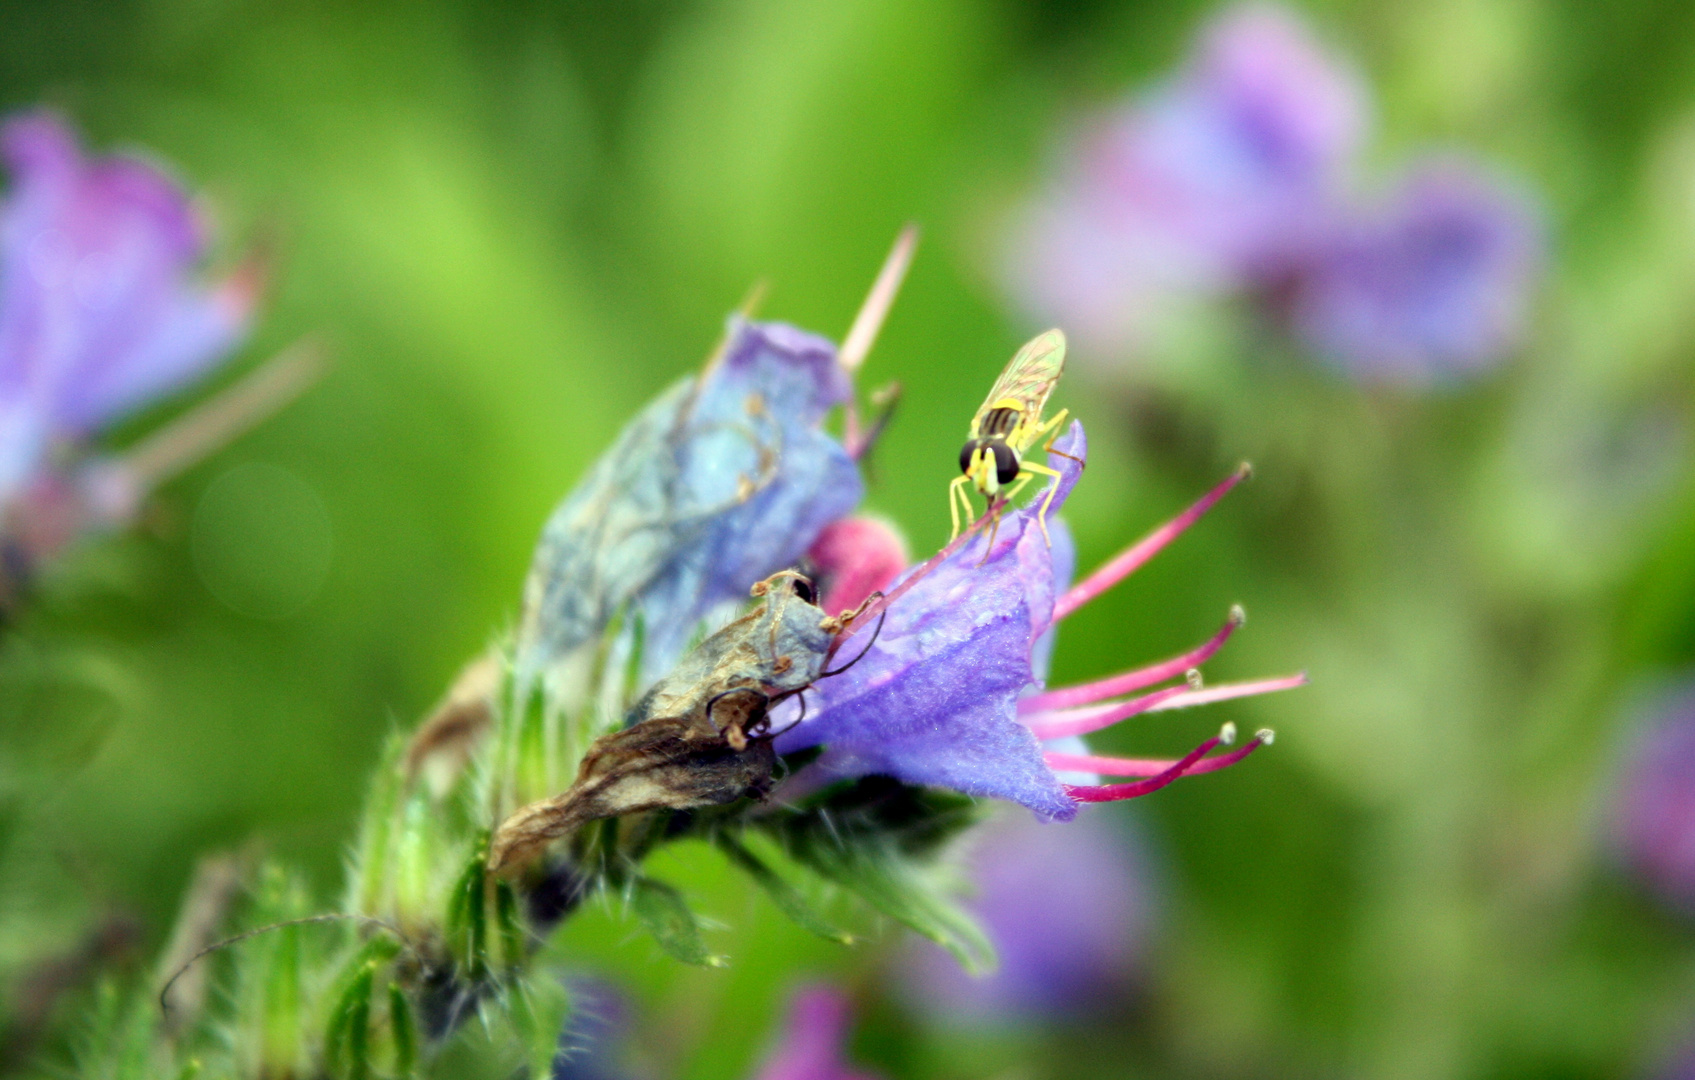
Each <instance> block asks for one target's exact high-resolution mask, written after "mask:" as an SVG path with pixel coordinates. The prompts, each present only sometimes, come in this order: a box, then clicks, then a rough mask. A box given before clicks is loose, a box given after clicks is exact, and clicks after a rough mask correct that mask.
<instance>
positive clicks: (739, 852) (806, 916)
mask: <svg viewBox="0 0 1695 1080" xmlns="http://www.w3.org/2000/svg"><path fill="white" fill-rule="evenodd" d="M712 841H713V843H714V844H716V845H717V847H718V850H720V851H722V852H723V853H724V855H725V856H726V857H727V858H728V859H729V860H730V861H731V862H732V863H734V864H735V865H736V866H737V867H738V868H739V869H741V870H742V871H743V872H744V873H746V874H747V876H748V877H751V878H752V879H753V881H754V884H756V885H758V886H759V887H760V888H761V889H764V890H765V895H767V896H769V897H770V898H771V902H772V903H774V904H776V905H777V909H778V910H779V911H781V912H782V913H783V914H784V915H786V916H788V917H789V918H790V919H791V920H793V921H794V922H795V923H796V924H797V925H799V926H800V927H801V928H802V929H804V930H807V931H810V932H811V933H814V934H817V935H818V936H819V937H821V938H824V939H825V940H826V941H834V942H836V943H838V944H841V945H852V944H853V943H854V936H853V935H852V934H850V933H848V932H847V931H845V930H842V929H840V928H838V927H836V926H832V925H831V924H830V923H829V922H828V921H827V920H825V918H824V917H823V916H822V915H820V914H819V913H818V911H817V909H815V908H814V907H813V906H812V903H811V902H810V901H809V900H807V898H806V897H804V896H802V895H801V892H800V890H799V889H797V888H795V887H794V886H793V885H791V884H789V883H788V882H787V881H785V880H783V878H782V877H781V876H779V875H778V873H777V872H776V871H775V870H773V869H771V868H770V867H769V866H767V865H766V864H765V863H764V862H763V861H762V860H761V859H760V858H759V856H757V855H755V854H754V853H753V852H751V851H749V850H748V849H747V846H746V845H744V844H743V843H742V842H741V841H740V840H738V839H737V838H736V837H734V836H732V835H731V834H730V833H729V832H726V831H722V830H720V831H719V832H717V833H715V834H713V837H712Z"/></svg>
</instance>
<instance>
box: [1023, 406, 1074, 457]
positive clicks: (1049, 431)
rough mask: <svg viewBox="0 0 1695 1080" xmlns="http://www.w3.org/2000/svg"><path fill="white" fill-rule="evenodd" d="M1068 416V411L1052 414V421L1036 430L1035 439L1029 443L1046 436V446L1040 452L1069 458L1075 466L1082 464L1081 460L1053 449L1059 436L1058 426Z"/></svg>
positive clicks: (1063, 410)
mask: <svg viewBox="0 0 1695 1080" xmlns="http://www.w3.org/2000/svg"><path fill="white" fill-rule="evenodd" d="M1070 415H1071V410H1070V409H1061V410H1059V411H1058V412H1056V413H1054V415H1053V419H1051V420H1049V421H1048V422H1047V423H1045V424H1043V425H1042V426H1041V427H1040V428H1038V429H1037V430H1036V436H1035V438H1033V439H1031V440H1030V441H1031V442H1035V441H1036V439H1039V438H1041V437H1042V436H1043V435H1047V437H1048V441H1047V445H1045V446H1043V447H1042V451H1043V452H1044V453H1048V454H1058V455H1059V456H1060V457H1062V458H1070V459H1071V460H1072V461H1075V462H1076V463H1077V464H1079V465H1081V464H1083V459H1082V458H1080V457H1078V456H1077V455H1075V454H1068V453H1066V452H1065V451H1064V450H1055V449H1054V448H1053V444H1054V443H1056V442H1058V441H1059V436H1060V431H1059V426H1060V425H1061V424H1063V423H1065V421H1066V419H1067V418H1068V417H1070Z"/></svg>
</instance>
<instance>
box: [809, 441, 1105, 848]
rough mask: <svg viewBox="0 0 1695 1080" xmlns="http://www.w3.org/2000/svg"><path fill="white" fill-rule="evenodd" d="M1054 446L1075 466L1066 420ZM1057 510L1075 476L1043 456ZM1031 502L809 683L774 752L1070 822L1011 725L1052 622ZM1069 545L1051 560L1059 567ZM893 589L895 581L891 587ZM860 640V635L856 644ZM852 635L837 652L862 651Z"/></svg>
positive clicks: (1047, 772) (955, 557)
mask: <svg viewBox="0 0 1695 1080" xmlns="http://www.w3.org/2000/svg"><path fill="white" fill-rule="evenodd" d="M1057 448H1058V449H1060V450H1063V451H1065V452H1066V453H1069V454H1073V455H1074V456H1076V457H1078V458H1082V457H1084V456H1085V455H1086V452H1087V443H1086V440H1085V437H1084V434H1083V426H1082V425H1081V424H1079V423H1075V422H1073V424H1072V427H1071V429H1070V431H1069V432H1068V433H1067V434H1066V436H1065V437H1064V438H1063V439H1061V440H1060V441H1059V443H1058V444H1057ZM1049 462H1050V464H1051V465H1052V466H1053V467H1055V468H1056V469H1058V470H1059V472H1060V474H1061V475H1060V477H1059V478H1058V479H1057V480H1055V481H1053V482H1052V483H1054V484H1057V487H1058V489H1057V490H1056V491H1055V493H1054V501H1053V509H1052V510H1051V511H1050V513H1054V512H1057V511H1058V509H1059V507H1060V506H1061V505H1063V503H1064V501H1065V499H1066V497H1067V496H1068V495H1069V494H1070V492H1071V489H1072V487H1073V486H1075V484H1076V482H1077V478H1078V476H1079V475H1080V474H1081V472H1082V466H1081V465H1080V464H1079V463H1078V462H1076V461H1073V460H1071V459H1070V458H1064V457H1060V456H1058V455H1054V456H1051V457H1050V458H1049ZM1042 497H1043V496H1042V494H1041V493H1038V494H1036V495H1035V496H1033V497H1032V499H1031V502H1030V505H1029V506H1027V507H1025V508H1024V509H1021V510H1018V511H1014V512H1011V513H1008V514H1007V515H1006V516H1005V517H1004V518H1003V519H1002V521H1001V525H1000V529H999V531H998V534H997V536H996V539H995V543H994V548H993V550H992V551H991V552H990V554H989V555H988V557H987V558H986V559H985V558H984V550H985V545H986V544H987V543H988V537H987V536H986V535H985V534H986V532H987V530H984V531H982V532H979V533H978V534H976V536H974V537H973V538H972V540H970V541H969V542H967V543H966V544H964V545H963V546H962V547H961V548H960V549H959V550H957V551H955V552H954V553H953V554H952V555H950V556H949V557H948V558H947V559H945V560H943V561H942V562H941V563H940V564H939V565H937V566H936V567H934V568H933V569H931V570H930V571H929V573H928V574H927V575H926V576H924V577H923V578H922V579H921V580H919V581H918V582H917V583H916V584H915V585H914V586H913V587H912V588H911V589H910V590H909V591H907V592H906V593H905V594H903V595H901V596H900V597H899V598H897V599H896V600H895V601H894V602H893V603H892V604H891V605H890V606H889V608H888V613H887V618H886V620H885V622H884V623H883V627H882V630H881V632H880V633H878V635H877V638H876V642H875V644H872V645H870V646H869V649H868V651H866V653H865V655H864V658H863V659H861V660H858V661H857V662H856V663H854V664H853V666H852V667H850V668H848V670H846V671H845V672H843V673H841V674H839V675H834V676H831V677H828V678H825V679H822V680H820V681H819V682H818V683H817V685H816V686H815V687H814V689H813V691H812V692H811V693H812V700H811V701H810V702H809V706H808V710H809V711H808V718H807V719H806V720H805V721H804V722H803V723H801V724H799V725H798V726H796V727H794V728H792V729H791V730H789V731H788V732H787V733H786V734H784V735H783V736H782V737H781V738H780V739H779V740H778V743H777V748H778V750H779V751H780V752H782V753H789V752H792V751H795V750H801V749H805V748H807V747H811V746H818V745H822V746H823V747H824V748H825V750H824V754H823V756H822V757H821V758H820V759H819V761H818V762H817V764H816V766H815V767H816V768H819V769H821V770H823V771H825V772H827V773H831V774H834V775H838V776H862V775H867V774H878V775H887V776H893V777H896V778H898V779H900V780H904V781H906V782H907V783H911V784H932V785H937V786H941V787H948V788H952V789H954V790H956V791H962V792H965V793H966V794H969V795H979V796H987V797H992V798H998V799H1006V800H1009V801H1011V802H1016V803H1020V804H1022V805H1024V806H1026V807H1029V808H1030V809H1031V810H1033V811H1035V813H1036V814H1037V815H1038V816H1041V817H1043V818H1048V819H1054V820H1069V819H1070V818H1071V817H1073V816H1075V814H1076V812H1077V807H1076V804H1075V803H1074V802H1073V801H1072V799H1071V798H1070V797H1069V796H1068V795H1067V794H1066V793H1065V789H1064V787H1063V786H1062V785H1061V784H1060V782H1059V780H1058V779H1057V778H1056V777H1055V776H1054V774H1053V771H1052V770H1051V769H1049V768H1048V766H1047V764H1046V762H1045V761H1044V760H1043V758H1042V748H1041V744H1040V743H1039V742H1038V741H1037V739H1036V737H1035V736H1034V735H1032V734H1031V733H1030V730H1029V729H1028V728H1026V727H1025V726H1024V725H1022V724H1020V723H1019V722H1018V714H1017V702H1018V698H1019V697H1020V696H1021V695H1023V694H1024V693H1025V691H1026V690H1027V689H1028V688H1029V687H1030V686H1032V685H1034V684H1035V682H1036V671H1035V669H1034V666H1033V658H1034V653H1035V650H1036V645H1037V642H1038V640H1039V639H1040V638H1041V637H1042V636H1043V635H1044V634H1045V633H1046V631H1047V630H1048V626H1049V624H1050V622H1051V621H1052V617H1053V604H1054V597H1055V576H1054V571H1055V558H1054V549H1051V548H1050V547H1049V546H1048V543H1047V541H1046V540H1045V539H1044V538H1043V536H1042V531H1041V529H1040V528H1039V527H1038V526H1037V522H1036V508H1037V507H1038V506H1039V505H1040V503H1041V500H1042ZM1068 550H1069V547H1068V545H1067V546H1066V547H1063V548H1061V549H1060V551H1061V555H1062V558H1066V559H1069V555H1068V554H1066V552H1068ZM896 587H897V588H898V583H897V586H896ZM863 636H864V637H867V638H868V637H869V636H870V635H869V631H865V632H863ZM866 647H867V646H866V645H865V644H862V643H861V641H860V639H859V637H858V636H856V637H854V638H850V639H849V641H848V643H847V645H846V646H844V651H845V652H847V653H849V654H852V655H858V650H860V649H865V648H866Z"/></svg>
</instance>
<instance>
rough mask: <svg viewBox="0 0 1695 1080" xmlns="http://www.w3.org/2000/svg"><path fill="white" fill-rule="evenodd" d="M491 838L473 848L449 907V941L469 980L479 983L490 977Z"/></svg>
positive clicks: (479, 840)
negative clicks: (489, 899)
mask: <svg viewBox="0 0 1695 1080" xmlns="http://www.w3.org/2000/svg"><path fill="white" fill-rule="evenodd" d="M487 858H488V834H487V833H486V832H485V833H484V834H482V835H481V836H480V837H479V838H478V841H477V843H476V844H474V845H472V848H471V858H470V859H469V860H468V861H467V862H466V864H465V868H464V870H462V871H461V872H460V874H459V879H458V880H457V881H455V882H454V883H453V894H452V897H451V898H450V900H449V901H448V905H447V940H448V942H449V945H450V947H451V948H452V949H453V950H454V953H455V956H456V959H457V960H458V962H459V966H460V968H461V970H463V971H464V972H465V975H466V977H467V979H469V980H470V981H473V982H476V981H480V980H481V979H482V978H483V977H484V976H485V975H486V974H487V973H488V951H487V949H488V895H487V886H486V884H485V883H486V881H487V879H488V872H487V869H486V865H485V861H486V860H487Z"/></svg>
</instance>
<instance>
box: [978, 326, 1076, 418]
mask: <svg viewBox="0 0 1695 1080" xmlns="http://www.w3.org/2000/svg"><path fill="white" fill-rule="evenodd" d="M1064 370H1065V334H1064V333H1063V332H1061V331H1059V330H1045V331H1043V332H1042V333H1040V334H1037V335H1036V336H1035V337H1034V338H1032V339H1030V341H1029V342H1028V343H1027V344H1026V345H1025V346H1024V347H1023V348H1022V349H1019V350H1018V354H1017V355H1016V356H1014V357H1013V358H1012V360H1011V361H1010V362H1009V363H1008V364H1007V365H1006V367H1005V368H1004V369H1002V371H1001V375H1000V378H998V379H996V380H995V385H994V386H992V387H990V389H989V396H988V397H986V398H984V399H983V406H982V408H980V409H978V410H977V417H976V420H977V421H981V420H982V419H983V415H984V414H985V413H987V412H988V411H989V409H990V407H991V406H993V405H994V403H995V402H997V401H999V400H1001V399H1002V398H1011V399H1013V400H1014V401H1016V402H1018V403H1020V404H1021V405H1023V406H1024V409H1025V413H1026V415H1028V416H1029V417H1031V418H1032V419H1034V418H1035V417H1038V416H1040V415H1041V414H1042V409H1043V408H1045V407H1046V406H1047V403H1048V394H1050V393H1052V392H1053V387H1054V383H1056V382H1058V381H1059V376H1060V373H1061V372H1063V371H1064ZM973 426H975V422H974V424H973Z"/></svg>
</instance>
